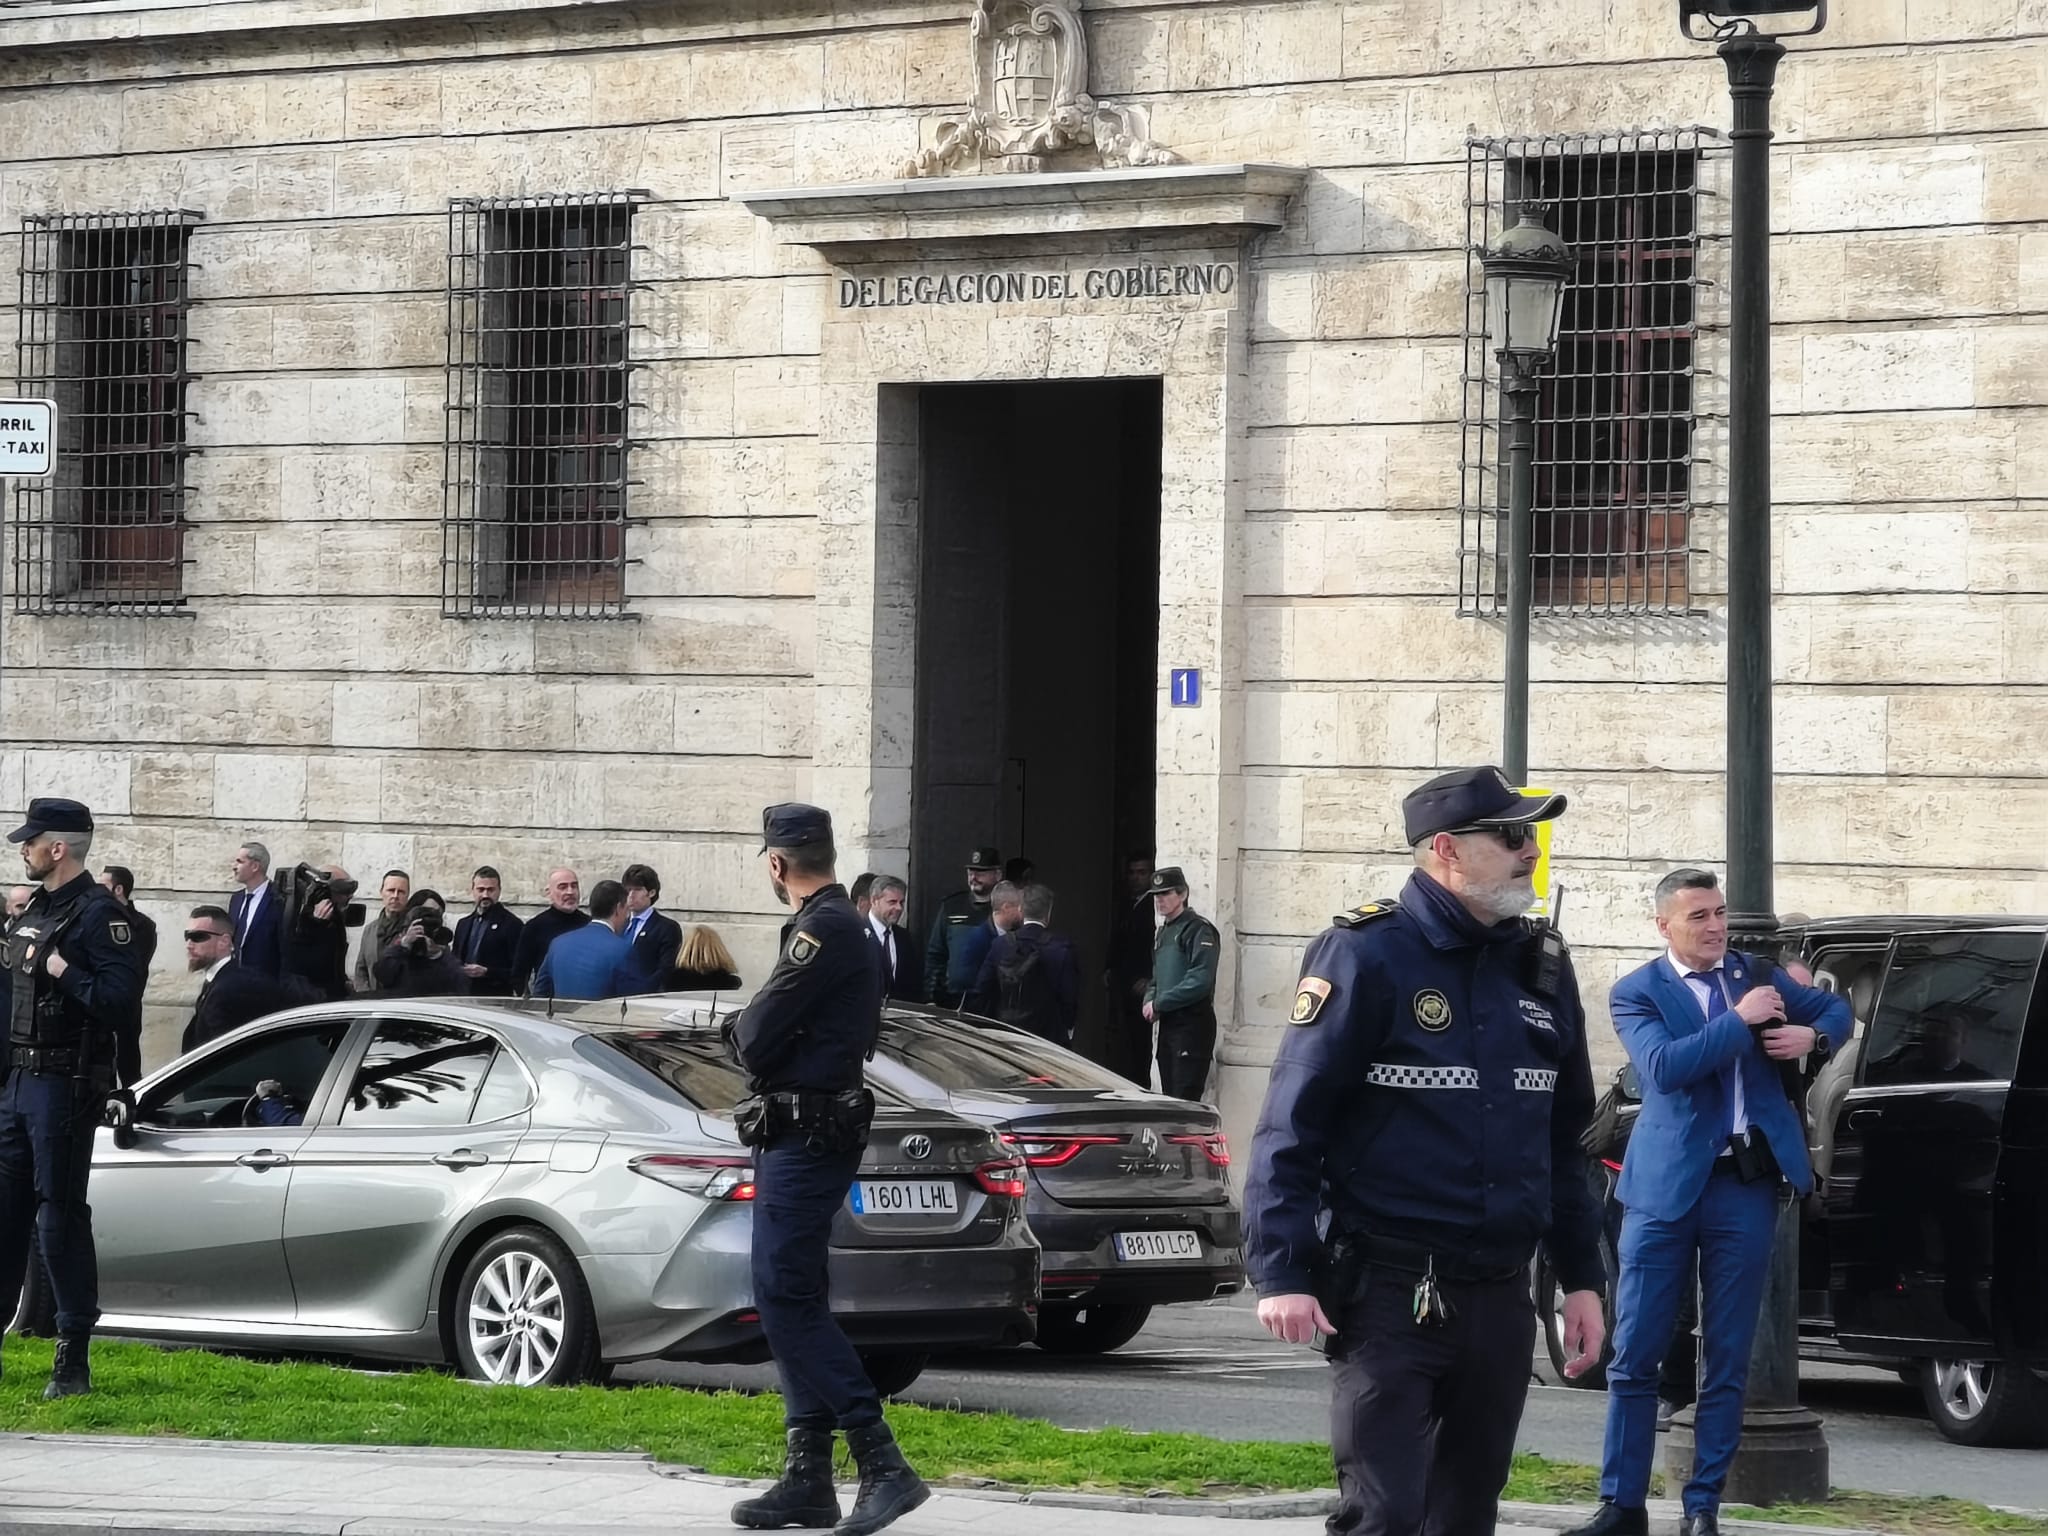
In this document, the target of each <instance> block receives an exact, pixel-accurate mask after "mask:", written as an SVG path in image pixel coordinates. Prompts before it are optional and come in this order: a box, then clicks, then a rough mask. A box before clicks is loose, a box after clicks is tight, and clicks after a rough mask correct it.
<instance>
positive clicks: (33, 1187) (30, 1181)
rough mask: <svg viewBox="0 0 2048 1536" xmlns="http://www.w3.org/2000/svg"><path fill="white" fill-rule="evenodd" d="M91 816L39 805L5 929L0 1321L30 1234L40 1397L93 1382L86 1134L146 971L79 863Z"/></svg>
mask: <svg viewBox="0 0 2048 1536" xmlns="http://www.w3.org/2000/svg"><path fill="white" fill-rule="evenodd" d="M92 830H93V828H92V812H90V811H88V810H87V809H86V808H85V807H84V806H82V805H80V804H79V803H78V802H77V801H76V800H35V801H31V802H30V804H29V808H28V820H27V823H26V824H25V825H23V826H21V827H19V828H17V829H16V830H15V831H13V832H10V833H9V834H8V836H7V840H8V841H9V842H11V843H20V844H21V845H22V848H21V860H22V864H23V865H24V866H25V867H26V868H27V870H28V873H29V877H30V878H31V879H33V880H39V881H41V882H42V884H41V886H40V887H39V888H38V889H37V891H36V892H35V894H34V896H33V897H31V898H30V900H29V904H28V910H27V911H26V912H24V913H22V915H21V917H20V918H19V920H17V921H16V923H15V924H14V927H13V928H12V930H10V932H9V933H8V935H7V942H6V949H5V952H4V953H5V959H6V964H7V969H8V975H7V978H6V980H7V985H6V987H5V988H4V990H0V996H4V997H5V998H6V1008H7V1062H6V1070H7V1080H6V1083H5V1085H4V1086H0V1317H12V1316H13V1315H14V1309H15V1305H16V1303H17V1302H18V1301H19V1299H20V1296H21V1287H22V1281H23V1278H24V1276H25V1274H26V1272H27V1266H28V1259H29V1241H30V1237H31V1235H32V1234H33V1235H34V1236H35V1237H36V1238H37V1239H38V1240H39V1241H40V1244H41V1247H42V1253H43V1260H44V1263H45V1264H46V1265H47V1266H48V1270H49V1276H50V1290H51V1292H52V1294H53V1295H54V1297H55V1299H56V1303H57V1362H56V1369H55V1370H53V1371H52V1372H51V1373H50V1384H49V1386H48V1387H47V1388H45V1389H44V1392H43V1396H45V1397H71V1396H74V1395H76V1394H78V1393H81V1392H90V1391H91V1390H92V1373H91V1370H90V1367H89V1363H88V1359H87V1355H88V1352H89V1346H90V1340H91V1337H92V1329H93V1325H94V1324H95V1323H97V1322H98V1321H99V1316H100V1309H99V1268H98V1262H97V1259H96V1257H95V1255H94V1253H93V1243H92V1209H91V1207H90V1206H88V1205H87V1204H86V1201H85V1189H86V1179H87V1177H88V1176H89V1175H90V1174H91V1172H92V1142H93V1129H94V1127H96V1126H97V1125H99V1123H100V1116H101V1111H102V1110H103V1108H104V1107H105V1105H106V1100H107V1093H108V1090H109V1089H111V1088H112V1087H113V1086H114V1072H115V1064H116V1062H117V1061H118V1060H120V1059H123V1058H124V1057H127V1056H130V1055H131V1054H133V1053H136V1052H137V1051H138V1050H139V1045H138V1041H139V1036H140V1032H141V1025H142V1011H141V1010H142V984H143V966H142V958H141V948H140V946H139V945H138V944H137V943H136V935H135V929H134V926H133V920H132V919H131V918H130V916H129V914H128V911H127V909H126V908H125V907H123V906H122V905H121V903H120V902H119V901H117V900H116V899H115V898H114V897H113V895H112V894H110V893H109V892H108V891H106V890H105V889H103V888H102V887H101V886H100V885H99V884H97V883H96V882H95V881H94V880H93V877H92V875H91V873H90V872H88V871H87V869H86V867H85V855H86V854H87V853H88V852H90V851H91V849H92Z"/></svg>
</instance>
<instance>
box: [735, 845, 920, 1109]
mask: <svg viewBox="0 0 2048 1536" xmlns="http://www.w3.org/2000/svg"><path fill="white" fill-rule="evenodd" d="M881 1028H882V972H881V967H880V966H878V965H876V964H875V957H874V940H873V939H871V938H870V937H869V936H868V920H867V919H866V918H864V917H862V916H861V915H860V913H858V912H856V911H855V910H854V907H853V903H852V902H851V901H850V900H848V899H847V895H846V887H845V886H843V885H827V886H823V887H821V888H820V889H818V890H816V891H813V892H812V893H811V894H810V895H809V896H807V897H805V898H804V902H803V905H802V906H800V907H799V908H797V910H796V913H795V915H794V916H792V917H791V918H790V920H789V921H788V922H786V923H784V924H783V925H782V951H781V958H780V959H778V960H777V961H776V962H775V969H774V970H773V971H771V972H769V975H768V979H767V981H765V982H763V983H762V985H761V990H760V991H758V992H756V993H755V994H754V996H753V1000H752V1001H751V1002H749V1003H748V1004H747V1006H746V1007H745V1008H744V1009H743V1010H742V1011H741V1013H740V1015H739V1017H738V1018H737V1019H736V1020H734V1021H733V1022H732V1023H731V1025H730V1026H729V1031H730V1033H729V1038H730V1040H731V1042H732V1045H733V1047H734V1050H735V1051H736V1053H737V1054H738V1056H739V1059H740V1064H741V1065H742V1066H744V1067H745V1068H746V1069H747V1081H748V1086H749V1087H751V1088H752V1089H753V1091H754V1092H756V1093H786V1092H793V1091H803V1092H809V1093H841V1092H844V1091H845V1090H847V1089H849V1088H858V1087H860V1085H861V1082H862V1080H863V1077H864V1076H865V1066H866V1062H867V1058H868V1056H869V1054H870V1053H871V1052H872V1051H873V1050H874V1048H875V1038H876V1036H877V1035H878V1034H879V1033H880V1032H881Z"/></svg>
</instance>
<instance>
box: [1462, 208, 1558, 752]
mask: <svg viewBox="0 0 2048 1536" xmlns="http://www.w3.org/2000/svg"><path fill="white" fill-rule="evenodd" d="M1479 264H1480V266H1481V268H1483V269H1484V271H1485V274H1486V333H1487V335H1488V337H1489V338H1491V340H1492V342H1493V351H1494V356H1495V357H1496V358H1498V359H1499V360H1500V392H1501V399H1502V401H1503V402H1504V404H1505V405H1506V416H1507V461H1508V565H1507V587H1508V620H1507V655H1506V663H1505V665H1504V667H1503V669H1502V671H1503V691H1504V697H1503V699H1502V704H1501V763H1502V766H1503V767H1504V768H1505V769H1506V770H1507V775H1508V777H1509V778H1510V779H1511V780H1513V781H1514V782H1515V783H1517V784H1525V783H1527V782H1528V779H1529V614H1530V611H1531V607H1532V604H1533V602H1534V593H1533V591H1532V587H1533V584H1534V581H1535V572H1534V569H1533V564H1534V553H1533V547H1534V523H1535V506H1536V396H1537V390H1538V388H1539V385H1538V381H1537V374H1538V371H1539V370H1540V369H1542V368H1543V367H1545V366H1547V365H1548V364H1549V362H1550V360H1551V357H1552V356H1553V354H1554V353H1555V352H1556V350H1557V328H1558V322H1559V320H1560V318H1561V317H1562V315H1563V312H1564V285H1565V281H1566V279H1568V278H1569V277H1570V276H1571V272H1572V255H1571V252H1570V251H1569V250H1567V249H1566V248H1565V243H1564V242H1563V241H1562V240H1560V239H1558V237H1557V236H1556V235H1554V234H1552V233H1551V232H1550V231H1549V230H1548V229H1546V228H1545V227H1544V226H1543V224H1542V222H1541V221H1540V220H1539V219H1538V218H1537V217H1536V215H1535V214H1534V213H1533V212H1532V211H1531V210H1529V209H1527V208H1524V209H1523V210H1522V214H1521V217H1520V218H1519V219H1518V220H1517V221H1516V223H1515V224H1514V226H1513V227H1512V228H1511V229H1508V230H1506V231H1504V232H1503V233H1502V234H1501V236H1500V238H1499V239H1497V240H1495V241H1494V243H1493V245H1492V246H1491V247H1490V248H1488V249H1487V250H1486V251H1484V252H1483V253H1481V255H1480V258H1479Z"/></svg>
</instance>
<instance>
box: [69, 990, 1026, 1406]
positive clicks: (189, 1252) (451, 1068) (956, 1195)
mask: <svg viewBox="0 0 2048 1536" xmlns="http://www.w3.org/2000/svg"><path fill="white" fill-rule="evenodd" d="M670 1011H671V1010H670V1007H669V1006H668V1005H662V1004H649V1003H645V1002H635V1003H631V1004H625V1005H622V1004H618V1003H611V1004H603V1005H598V1004H591V1005H576V1006H575V1007H574V1008H572V1009H570V1010H568V1011H565V1012H563V1013H558V1014H555V1015H554V1016H552V1017H549V1016H548V1014H547V1013H546V1011H545V1010H544V1008H536V1007H530V1006H528V1005H493V1004H486V1003H483V1002H477V1003H469V1002H460V1001H443V1000H428V999H419V1000H396V999H394V1000H391V1001H376V1000H372V999H356V1000H353V1001H350V1002H344V1003H336V1004H331V1005H328V1006H325V1007H319V1008H308V1009H300V1010H297V1011H294V1012H291V1013H286V1014H280V1015H277V1016H275V1017H273V1018H269V1019H266V1020H263V1021H261V1022H259V1023H256V1024H252V1025H249V1026H247V1027H245V1028H243V1029H241V1030H238V1031H236V1032H235V1033H233V1034H231V1035H228V1036H225V1037H223V1038H222V1039H220V1040H217V1041H214V1042H212V1043H211V1044H209V1045H207V1046H204V1047H202V1048H201V1049H199V1050H197V1051H195V1052H193V1053H191V1054H190V1055H187V1056H185V1057H183V1058H181V1059H180V1060H178V1061H176V1062H173V1063H172V1064H171V1065H170V1066H168V1067H165V1068H164V1069H162V1070H161V1071H159V1072H157V1073H155V1074H153V1075H152V1076H150V1077H148V1078H145V1079H144V1080H143V1082H142V1083H141V1084H140V1085H139V1086H138V1088H137V1090H136V1094H135V1106H134V1109H133V1112H132V1115H128V1116H124V1117H122V1118H123V1119H124V1120H125V1122H126V1123H123V1124H118V1125H115V1126H112V1127H108V1128H103V1129H102V1130H101V1131H100V1133H99V1141H98V1144H97V1147H96V1149H95V1153H94V1161H93V1178H92V1203H93V1214H94V1222H93V1225H94V1228H95V1230H96V1232H97V1234H98V1239H99V1267H100V1298H101V1305H102V1306H103V1307H104V1308H105V1311H106V1317H105V1321H104V1323H103V1324H102V1326H103V1328H104V1329H105V1330H106V1331H107V1332H110V1333H118V1334H125V1335H130V1336H135V1337H143V1338H155V1339H174V1340H184V1341H193V1342H216V1343H222V1344H232V1345H235V1346H238V1347H244V1348H252V1347H253V1348H277V1349H291V1350H315V1351H333V1352H337V1353H346V1354H351V1355H364V1356H373V1357H384V1358H390V1359H401V1360H420V1361H452V1362H455V1363H456V1364H458V1365H459V1366H460V1368H461V1369H462V1370H463V1371H464V1372H465V1373H466V1374H468V1375H471V1376H475V1377H478V1378H480V1379H483V1380H486V1381H493V1382H517V1383H522V1384H535V1383H557V1382H571V1381H576V1380H579V1379H587V1378H590V1377H592V1376H594V1375H599V1374H602V1372H603V1371H604V1369H605V1368H606V1367H608V1366H610V1365H611V1364H614V1363H618V1362H624V1361H629V1360H645V1359H652V1358H666V1359H696V1360H749V1359H765V1358H766V1357H767V1356H766V1349H765V1346H764V1345H763V1342H762V1337H761V1330H760V1320H759V1317H758V1315H757V1314H756V1312H755V1311H754V1309H753V1300H752V1286H751V1281H750V1278H749V1263H748V1245H749V1237H750V1233H751V1229H752V1212H753V1208H752V1205H751V1203H750V1202H751V1201H752V1199H753V1194H754V1188H753V1183H752V1176H753V1175H752V1169H751V1168H750V1166H749V1163H748V1153H747V1149H746V1148H745V1147H743V1146H741V1145H740V1144H739V1142H738V1139H737V1137H736V1136H735V1135H734V1133H733V1128H732V1124H731V1120H730V1112H731V1110H732V1107H733V1105H734V1104H735V1102H736V1101H737V1100H738V1099H739V1097H741V1096H742V1094H743V1093H744V1084H743V1079H742V1075H741V1073H740V1070H739V1068H738V1066H737V1065H736V1063H735V1062H734V1061H733V1060H732V1058H731V1056H730V1054H729V1053H728V1051H727V1049H726V1047H725V1045H724V1043H723V1042H722V1041H721V1040H720V1038H719V1036H718V1034H717V1033H716V1031H715V1030H714V1031H706V1030H703V1029H690V1028H681V1027H678V1026H677V1025H675V1024H672V1023H669V1022H666V1020H667V1017H668V1015H669V1013H670ZM878 1097H879V1098H882V1099H883V1103H882V1106H881V1108H880V1110H879V1112H878V1114H877V1117H876V1120H875V1126H874V1130H873V1134H872V1139H871V1141H870V1144H869V1147H868V1150H867V1153H866V1156H865V1158H864V1160H863V1162H862V1164H861V1169H860V1175H859V1178H858V1180H857V1181H856V1183H855V1184H854V1186H853V1188H852V1189H851V1190H849V1191H848V1198H847V1202H846V1205H845V1206H844V1207H843V1208H842V1210H841V1211H840V1214H839V1216H838V1219H837V1221H836V1224H835V1226H834V1229H833V1235H832V1241H833V1256H832V1291H833V1306H834V1309H835V1311H836V1312H837V1313H838V1314H839V1316H840V1318H841V1321H842V1322H843V1323H844V1324H845V1326H846V1329H847V1331H848V1333H849V1334H850V1335H851V1336H852V1337H853V1340H854V1342H855V1344H856V1346H857V1347H859V1348H860V1349H861V1350H862V1352H863V1353H864V1354H865V1355H866V1356H867V1357H868V1358H869V1359H870V1362H871V1364H872V1365H873V1366H874V1368H875V1375H876V1377H877V1385H880V1386H884V1387H885V1389H890V1388H891V1387H893V1386H894V1385H900V1381H899V1380H898V1378H900V1376H901V1372H899V1371H898V1369H897V1366H898V1364H899V1363H901V1364H904V1365H906V1366H907V1367H908V1368H909V1372H910V1374H915V1369H916V1366H917V1365H918V1364H920V1363H921V1361H922V1356H923V1354H924V1352H925V1351H927V1350H929V1349H930V1348H932V1347H933V1346H935V1345H960V1344H977V1345H988V1344H1004V1343H1020V1342H1022V1341H1024V1340H1027V1339H1029V1338H1030V1337H1031V1336H1032V1330H1033V1315H1034V1311H1035V1306H1036V1300H1037V1287H1038V1273H1039V1248H1038V1244H1037V1242H1036V1241H1035V1240H1034V1239H1033V1237H1032V1234H1031V1231H1030V1228H1029V1227H1028V1226H1027V1224H1026V1222H1025V1220H1024V1215H1023V1207H1024V1196H1025V1193H1026V1190H1027V1188H1028V1185H1027V1182H1026V1179H1025V1175H1024V1172H1023V1168H1022V1159H1021V1157H1020V1156H1019V1155H1018V1154H1017V1153H1016V1152H1014V1151H1012V1150H1010V1149H1006V1148H1004V1147H1003V1146H1002V1145H1001V1143H1000V1141H999V1140H998V1138H997V1137H996V1136H995V1135H994V1134H993V1133H992V1132H991V1131H990V1130H988V1129H987V1128H986V1127H985V1126H981V1125H976V1124H972V1123H970V1122H968V1121H965V1120H962V1119H960V1118H959V1117H957V1116H954V1115H951V1114H947V1113H945V1112H944V1111H935V1110H933V1109H930V1108H926V1107H923V1106H917V1105H912V1104H909V1103H907V1102H905V1101H903V1100H901V1099H895V1098H892V1097H889V1096H887V1095H886V1091H885V1090H884V1091H881V1092H878Z"/></svg>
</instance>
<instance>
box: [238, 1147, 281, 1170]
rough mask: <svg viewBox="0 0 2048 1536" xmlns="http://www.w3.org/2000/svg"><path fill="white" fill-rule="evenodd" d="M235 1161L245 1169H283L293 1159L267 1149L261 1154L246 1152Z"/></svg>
mask: <svg viewBox="0 0 2048 1536" xmlns="http://www.w3.org/2000/svg"><path fill="white" fill-rule="evenodd" d="M235 1161H236V1162H238V1163H240V1164H241V1165H242V1166H243V1167H244V1168H282V1167H283V1166H284V1165H285V1164H286V1163H288V1162H290V1161H291V1159H290V1158H288V1157H286V1156H285V1155H284V1154H283V1153H282V1152H273V1151H271V1150H270V1149H269V1148H268V1147H265V1148H264V1149H263V1150H262V1151H261V1152H244V1153H243V1154H242V1155H241V1156H240V1157H238V1158H236V1159H235Z"/></svg>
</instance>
